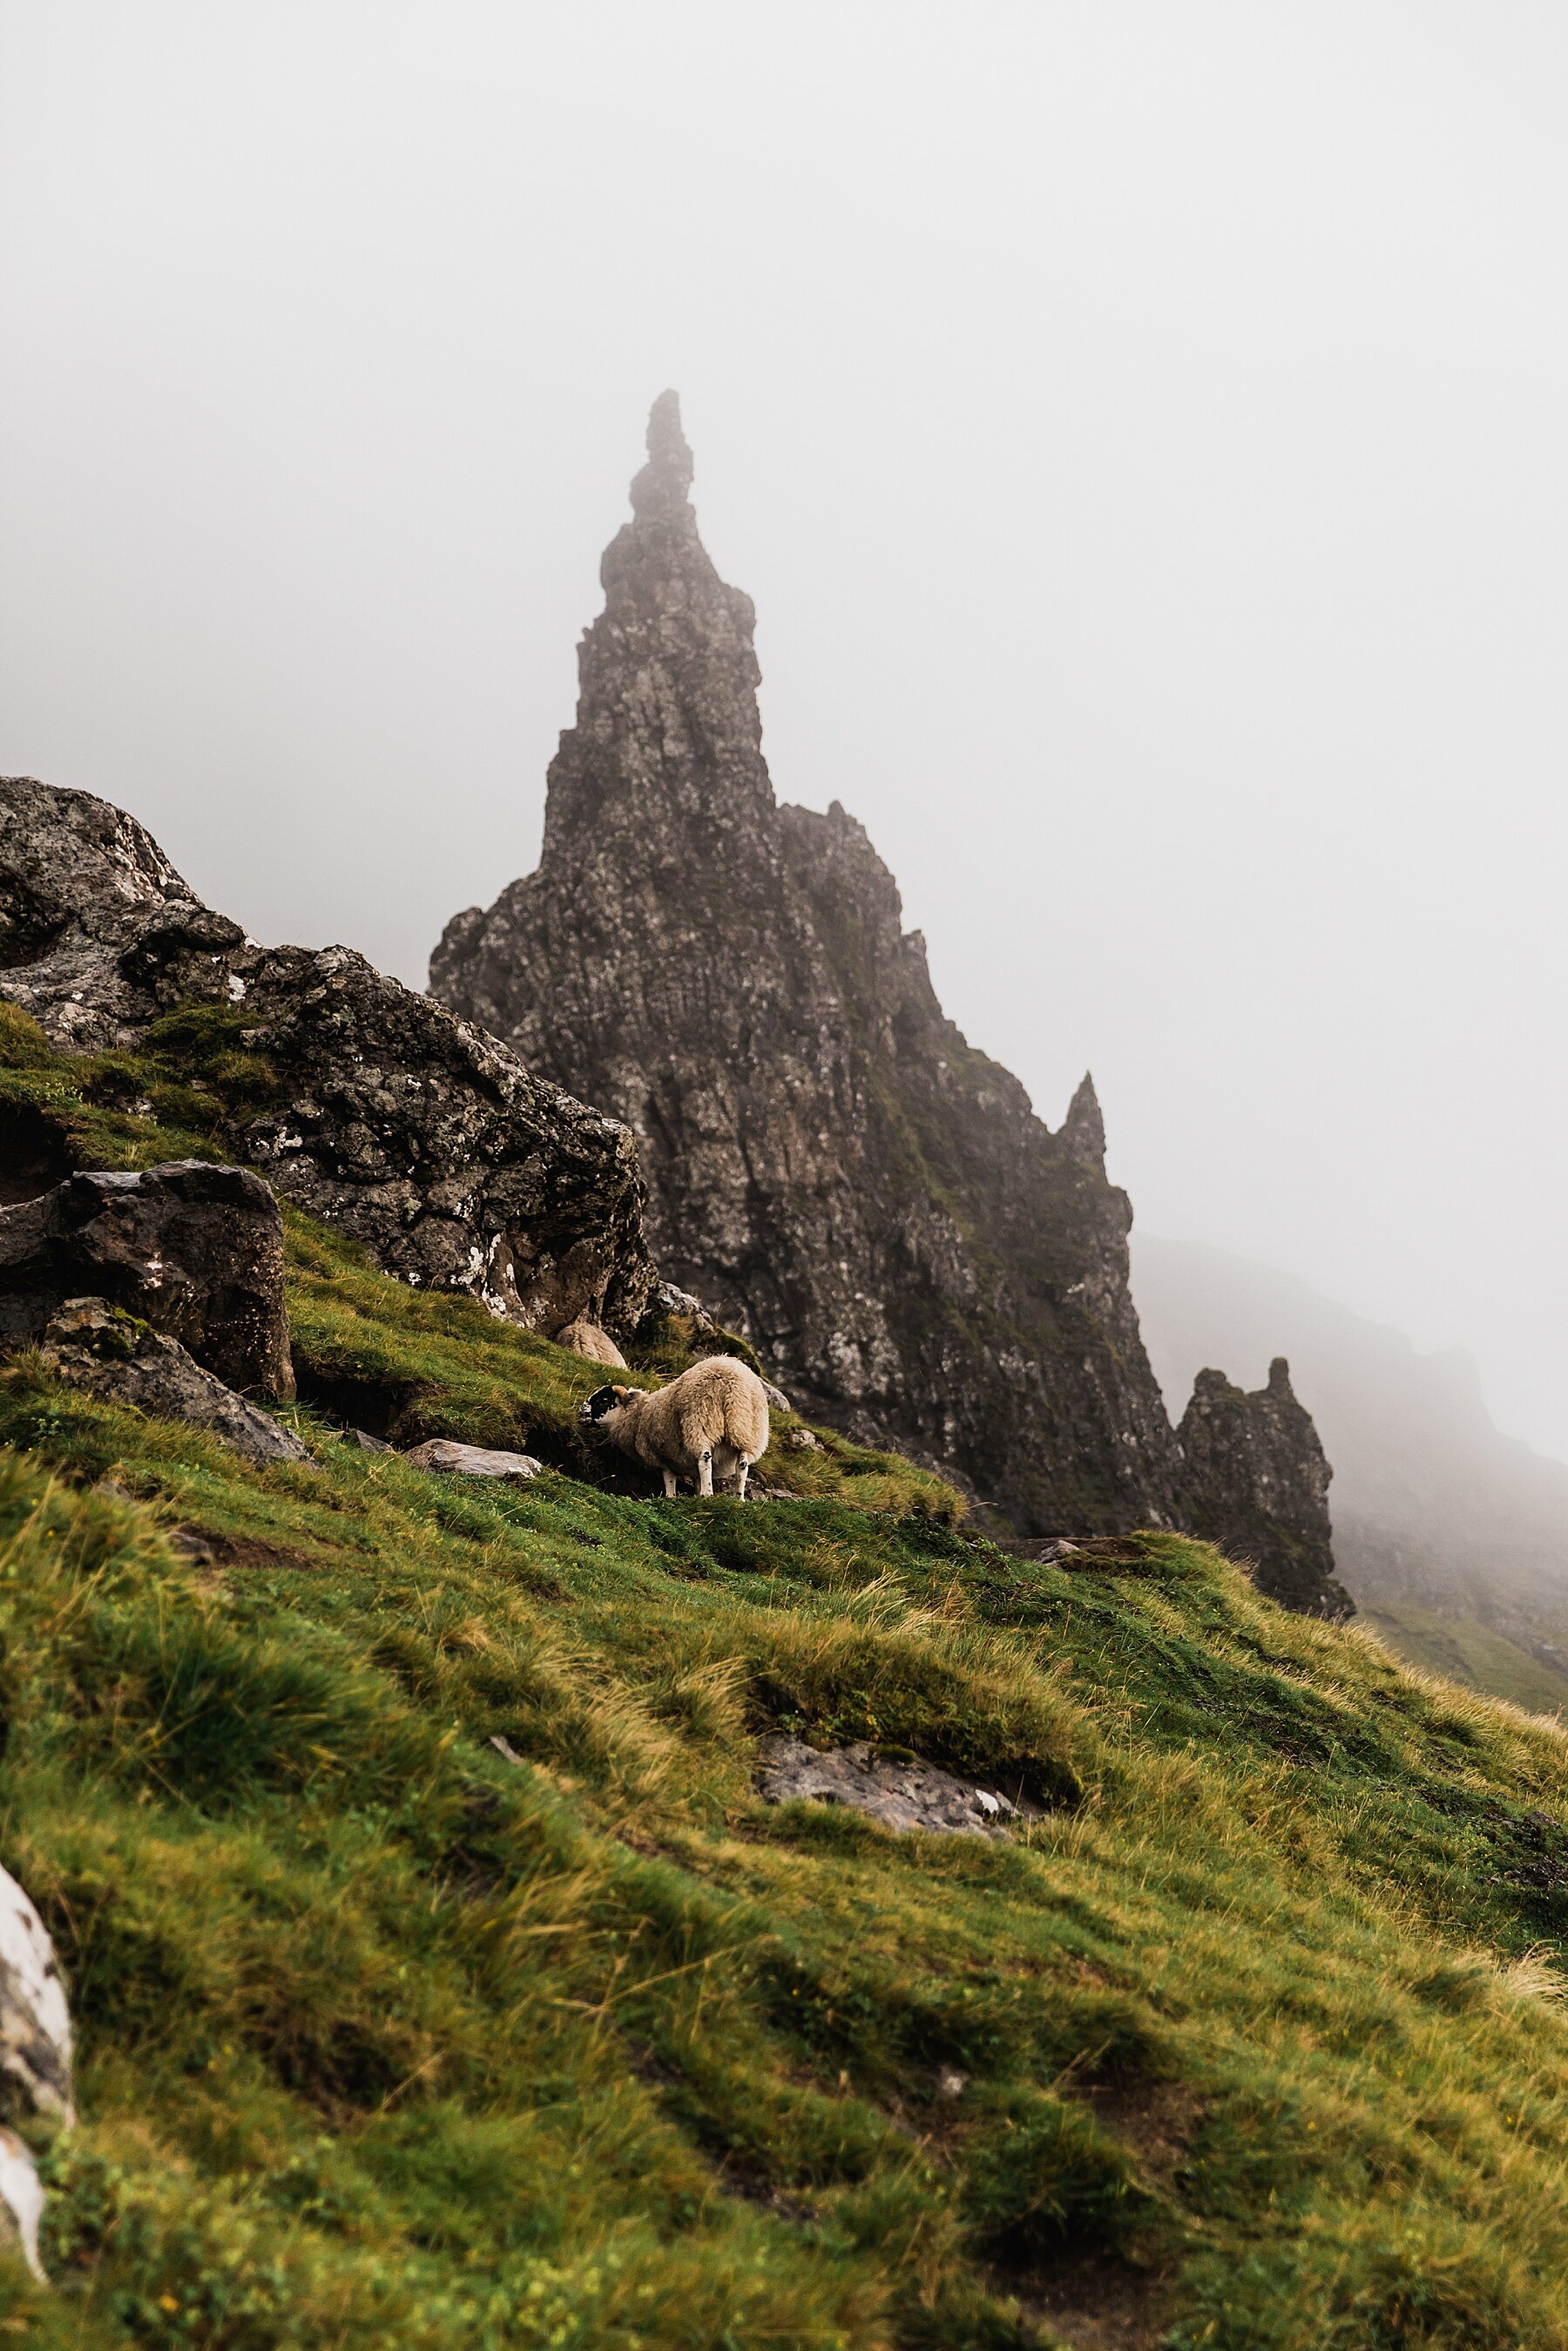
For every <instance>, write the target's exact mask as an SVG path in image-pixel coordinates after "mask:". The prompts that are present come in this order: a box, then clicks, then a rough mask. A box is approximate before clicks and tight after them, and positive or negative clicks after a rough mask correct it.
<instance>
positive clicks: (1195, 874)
mask: <svg viewBox="0 0 1568 2351" xmlns="http://www.w3.org/2000/svg"><path fill="white" fill-rule="evenodd" d="M0 23H3V26H4V53H3V55H0V175H3V176H0V262H3V273H4V277H3V284H0V317H4V319H5V340H6V362H5V368H4V370H3V371H0V451H3V483H0V530H3V534H4V542H5V550H6V552H5V564H4V567H3V570H0V765H3V766H4V767H5V768H6V769H7V770H10V771H21V772H31V773H34V774H37V775H38V776H41V777H43V778H46V779H47V780H48V781H50V782H53V783H57V784H70V785H78V786H82V787H85V788H86V789H89V790H92V791H96V792H101V793H103V794H105V795H106V796H107V797H109V798H110V799H114V800H117V801H120V802H121V803H123V804H124V805H125V806H126V807H128V808H130V809H131V810H134V812H135V813H136V814H137V815H138V816H140V817H141V819H142V820H144V821H145V822H146V823H147V824H149V825H150V826H151V827H152V831H154V832H155V833H156V834H157V835H158V837H159V839H160V840H161V841H162V843H163V846H164V847H165V849H166V850H167V851H168V852H169V853H170V855H171V856H172V858H173V860H174V861H175V862H176V863H177V864H178V865H179V866H180V867H181V868H182V869H183V871H184V872H185V873H186V874H187V875H188V877H189V878H190V880H191V881H192V882H193V883H194V884H195V885H196V886H197V887H198V889H199V890H200V891H201V892H202V893H204V895H205V896H206V897H208V898H209V899H210V900H211V901H213V902H214V904H218V905H220V906H222V907H223V908H225V910H226V911H228V912H230V913H232V914H235V915H237V916H239V917H240V918H241V919H242V920H243V921H245V922H246V924H247V925H249V927H250V928H251V929H252V931H253V932H255V933H256V935H258V936H261V937H264V938H267V939H283V938H288V939H297V940H301V941H304V942H307V943H310V944H319V943H322V942H325V941H328V940H330V939H337V938H341V939H345V940H348V941H349V942H350V943H351V944H352V945H354V946H359V947H361V948H363V949H364V950H365V951H366V952H367V953H368V954H369V955H371V956H373V957H374V958H375V959H376V960H378V961H379V962H381V963H382V964H384V965H386V966H388V967H391V968H392V969H394V970H396V971H398V972H400V973H401V974H402V976H403V977H405V978H407V979H409V980H411V981H413V982H414V983H415V984H417V985H423V977H424V963H425V957H426V956H427V955H428V952H429V949H430V947H431V946H432V945H433V943H434V939H435V937H436V935H438V933H439V931H440V929H441V926H442V925H443V923H444V921H445V919H446V917H447V916H448V915H449V914H452V913H453V912H455V910H456V909H457V908H459V907H461V906H465V905H469V904H473V903H475V902H476V901H481V900H483V901H488V899H490V898H491V897H492V896H493V895H494V894H495V893H496V891H497V889H498V888H499V887H500V886H501V884H502V883H505V882H507V881H508V880H509V879H511V877H512V876H513V875H514V874H516V873H518V872H523V871H525V870H527V868H528V867H529V866H530V865H531V864H532V863H533V862H534V860H535V857H536V855H537V852H538V837H539V826H540V817H541V811H542V805H543V792H544V774H545V768H546V765H547V763H548V760H549V756H550V753H551V751H552V749H553V747H554V742H555V737H556V735H557V733H558V731H559V728H560V727H562V726H565V725H567V724H569V723H570V717H571V713H572V706H573V700H574V695H575V666H574V648H575V643H576V639H577V636H578V634H579V632H580V630H581V628H582V627H583V626H584V625H585V624H586V622H588V621H589V620H590V619H591V616H592V615H593V613H594V611H596V610H597V609H598V605H599V601H600V595H599V589H598V580H597V566H598V559H599V555H600V551H601V548H602V546H603V544H604V542H605V541H606V540H607V539H608V538H610V537H611V535H612V532H613V531H614V530H615V528H617V526H618V524H619V523H620V521H621V520H622V517H623V515H624V513H625V489H626V484H627V481H628V479H629V478H630V475H631V474H632V471H633V470H634V468H635V466H636V465H637V464H638V463H639V462H640V457H641V441H642V434H643V423H644V420H645V416H646V412H647V408H648V404H649V402H650V401H651V400H652V398H653V394H654V393H655V392H658V391H659V390H660V389H661V388H662V387H663V386H664V385H665V384H666V383H669V384H674V385H675V386H676V387H677V388H678V389H679V391H680V392H681V394H682V398H683V402H684V408H685V421H686V428H687V433H688V436H689V437H690V439H691V441H692V443H693V444H694V447H695V453H696V462H697V480H696V487H695V497H696V503H697V507H698V511H699V515H700V517H701V521H702V527H703V530H704V535H705V537H706V541H707V544H708V546H709V548H710V549H711V550H712V552H713V554H714V556H715V558H716V560H717V562H718V564H719V566H720V568H721V569H722V570H723V571H724V572H725V574H726V576H727V578H729V579H731V580H736V581H737V582H738V583H739V584H740V585H741V586H743V587H745V588H747V590H750V591H751V593H752V594H753V595H754V596H755V598H756V600H757V603H758V616H759V617H758V650H759V653H760V656H761V661H762V666H763V670H764V673H765V684H764V687H763V716H764V722H765V726H766V746H767V749H768V757H769V759H770V761H771V764H772V768H773V775H774V780H775V783H776V785H777V787H778V789H779V795H780V797H781V798H784V799H799V800H803V801H805V802H806V803H807V804H809V805H810V806H812V807H822V806H825V805H826V803H827V802H828V801H829V800H830V799H834V798H839V799H842V800H843V801H844V803H845V804H846V806H847V807H849V808H850V809H851V810H853V811H854V813H855V814H857V815H858V816H860V817H861V818H862V820H864V821H865V823H866V824H867V826H868V827H869V829H870V831H871V833H872V837H873V840H874V841H875V842H876V843H877V845H878V847H879V848H880V850H881V851H882V852H883V855H884V856H885V857H886V859H887V861H888V862H889V863H890V865H891V866H892V867H893V869H894V872H896V874H897V875H898V877H899V879H900V881H901V883H902V884H903V887H904V903H905V907H906V910H907V918H908V920H909V921H910V922H911V923H914V924H918V925H921V926H922V927H923V928H924V929H925V934H926V936H927V939H928V942H929V945H930V950H931V962H932V969H933V973H934V976H935V978H936V985H937V987H938V990H939V992H940V993H941V995H942V997H943V999H944V1001H945V1003H946V1007H947V1008H948V1009H949V1011H951V1012H952V1013H953V1015H954V1016H955V1017H956V1019H958V1020H959V1021H960V1023H961V1024H962V1025H963V1027H964V1028H965V1029H967V1032H968V1034H969V1035H970V1037H971V1039H972V1040H974V1041H975V1042H976V1043H977V1044H979V1045H982V1046H984V1047H985V1048H986V1049H987V1050H989V1051H991V1052H992V1053H994V1054H996V1055H997V1056H998V1058H999V1059H1001V1060H1002V1061H1006V1062H1008V1063H1009V1065H1010V1066H1011V1067H1012V1068H1013V1069H1015V1070H1016V1071H1018V1073H1019V1076H1020V1077H1021V1078H1022V1079H1023V1080H1024V1081H1025V1083H1026V1084H1027V1085H1028V1086H1029V1088H1030V1092H1031V1093H1032V1094H1033V1097H1034V1100H1035V1102H1036V1106H1037V1107H1038V1109H1039V1110H1040V1113H1041V1114H1042V1115H1043V1116H1044V1117H1045V1118H1046V1119H1047V1120H1048V1121H1049V1122H1050V1123H1052V1124H1055V1123H1058V1122H1059V1121H1060V1119H1061V1113H1062V1112H1063V1110H1064V1108H1065V1106H1066V1102H1067V1099H1068V1096H1069V1093H1070V1092H1071V1088H1072V1086H1073V1084H1074V1082H1075V1081H1076V1080H1077V1078H1078V1076H1079V1075H1080V1073H1081V1071H1082V1069H1083V1068H1084V1066H1085V1065H1086V1064H1088V1065H1091V1066H1092V1068H1093V1071H1094V1073H1095V1077H1096V1080H1097V1081H1098V1083H1099V1086H1100V1090H1101V1095H1102V1099H1103V1103H1104V1106H1105V1111H1106V1116H1107V1120H1108V1123H1109V1127H1110V1133H1111V1148H1112V1168H1113V1174H1115V1175H1116V1176H1117V1177H1118V1178H1119V1179H1120V1180H1121V1181H1122V1182H1124V1183H1125V1184H1126V1185H1127V1186H1128V1187H1129V1188H1130V1190H1131V1192H1132V1194H1133V1197H1134V1204H1135V1207H1136V1209H1137V1213H1138V1216H1139V1217H1140V1219H1141V1221H1142V1222H1143V1223H1144V1224H1145V1225H1146V1226H1148V1227H1150V1228H1153V1229H1155V1230H1156V1231H1161V1232H1165V1233H1169V1234H1173V1235H1176V1236H1179V1237H1186V1238H1198V1239H1204V1240H1207V1241H1211V1242H1216V1243H1218V1244H1220V1245H1221V1246H1223V1247H1226V1248H1228V1249H1234V1250H1239V1251H1241V1252H1243V1253H1247V1254H1250V1255H1254V1256H1257V1257H1260V1258H1263V1259H1269V1260H1270V1261H1272V1262H1273V1263H1275V1264H1277V1265H1280V1266H1281V1267H1285V1268H1287V1269H1289V1270H1292V1271H1295V1272H1297V1273H1301V1274H1303V1275H1305V1276H1306V1277H1308V1278H1309V1279H1310V1280H1313V1281H1315V1282H1316V1283H1317V1284H1318V1285H1319V1286H1320V1287H1321V1288H1322V1289H1324V1290H1328V1291H1329V1292H1330V1293H1331V1294H1332V1295H1334V1296H1337V1297H1339V1298H1342V1299H1343V1300H1345V1301H1348V1302H1349V1303H1350V1304H1352V1305H1354V1306H1355V1307H1356V1308H1358V1309H1360V1310H1361V1311H1364V1312H1368V1313H1371V1314H1374V1315H1375V1316H1378V1317H1381V1318H1384V1319H1387V1320H1391V1321H1393V1322H1397V1323H1400V1324H1401V1325H1403V1326H1404V1327H1405V1328H1406V1329H1407V1330H1409V1331H1411V1332H1413V1333H1414V1334H1415V1335H1416V1338H1417V1339H1418V1340H1419V1341H1420V1342H1421V1343H1424V1344H1432V1345H1437V1344H1443V1345H1448V1344H1455V1343H1458V1344H1463V1345H1467V1346H1469V1347H1472V1348H1473V1349H1474V1350H1475V1352H1476V1353H1477V1355H1478V1357H1479V1362H1480V1364H1481V1368H1482V1374H1483V1378H1484V1382H1485V1386H1486V1390H1487V1393H1488V1395H1489V1396H1490V1400H1491V1402H1492V1404H1493V1406H1494V1408H1495V1410H1496V1412H1497V1413H1498V1416H1499V1417H1500V1419H1501V1421H1502V1422H1503V1423H1504V1425H1505V1426H1508V1427H1509V1428H1511V1429H1512V1430H1514V1431H1515V1432H1517V1433H1518V1434H1520V1435H1522V1436H1526V1437H1531V1439H1533V1440H1534V1441H1536V1442H1537V1443H1539V1444H1541V1445H1542V1446H1544V1447H1550V1448H1552V1449H1553V1450H1556V1451H1559V1452H1563V1453H1565V1454H1568V1249H1565V1247H1564V1241H1563V1215H1564V1202H1565V1199H1568V1101H1565V1095H1564V1085H1563V1019H1562V1012H1563V1002H1564V998H1565V995H1568V987H1565V980H1568V971H1565V965H1568V925H1565V923H1564V919H1563V870H1564V857H1563V851H1564V831H1565V829H1568V817H1565V814H1564V793H1563V782H1564V770H1565V768H1568V700H1565V690H1564V689H1565V664H1564V650H1565V644H1568V637H1565V627H1564V623H1565V621H1568V609H1565V608H1568V380H1565V379H1568V321H1565V314H1564V296H1565V288H1568V11H1565V10H1564V9H1563V6H1562V5H1561V0H1546V4H1545V5H1520V0H1476V5H1443V0H1413V5H1380V0H1349V5H1333V0H1304V5H1270V0H1240V5H1234V6H1231V5H1209V0H1151V5H1123V0H1074V5H1057V0H1027V5H1009V0H986V5H978V6H977V5H958V0H950V4H948V5H936V0H925V5H920V0H892V4H891V5H873V0H832V5H808V4H807V0H721V5H713V6H707V5H686V0H630V4H629V5H612V0H559V5H551V6H549V7H544V6H537V5H528V0H504V5H484V0H422V5H398V0H367V4H366V5H352V0H306V5H289V0H265V5H257V0H191V5H173V0H135V5H130V6H127V5H124V0H101V5H84V4H83V0H25V4H24V5H4V6H0Z"/></svg>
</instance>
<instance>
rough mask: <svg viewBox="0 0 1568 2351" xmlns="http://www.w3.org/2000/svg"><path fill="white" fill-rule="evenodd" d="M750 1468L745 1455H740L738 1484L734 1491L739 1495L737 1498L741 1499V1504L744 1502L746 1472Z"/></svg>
mask: <svg viewBox="0 0 1568 2351" xmlns="http://www.w3.org/2000/svg"><path fill="white" fill-rule="evenodd" d="M750 1467H751V1464H750V1462H749V1461H748V1460H747V1458H746V1456H745V1454H744V1453H743V1454H742V1455H741V1457H740V1471H739V1482H738V1484H737V1487H736V1489H735V1490H736V1492H737V1494H738V1495H739V1497H740V1499H741V1500H742V1501H743V1502H744V1501H745V1499H746V1473H747V1470H748V1469H749V1468H750Z"/></svg>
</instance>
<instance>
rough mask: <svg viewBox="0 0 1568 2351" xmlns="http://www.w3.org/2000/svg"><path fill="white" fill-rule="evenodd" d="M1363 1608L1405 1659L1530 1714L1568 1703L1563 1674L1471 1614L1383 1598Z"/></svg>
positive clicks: (1556, 1709) (1557, 1709)
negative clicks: (1441, 1612)
mask: <svg viewBox="0 0 1568 2351" xmlns="http://www.w3.org/2000/svg"><path fill="white" fill-rule="evenodd" d="M1364 1613H1365V1614H1366V1618H1367V1621H1368V1623H1369V1624H1371V1625H1375V1627H1376V1629H1377V1631H1378V1632H1379V1633H1381V1634H1382V1635H1383V1637H1384V1639H1385V1641H1386V1642H1387V1643H1388V1646H1389V1647H1390V1648H1391V1649H1393V1650H1395V1651H1396V1653H1397V1654H1398V1655H1399V1656H1402V1657H1404V1658H1405V1659H1406V1662H1407V1663H1408V1664H1410V1665H1413V1666H1419V1667H1423V1668H1424V1669H1425V1670H1426V1671H1427V1672H1428V1673H1434V1674H1441V1675H1443V1676H1444V1677H1445V1678H1446V1679H1448V1680H1449V1681H1455V1682H1464V1683H1466V1684H1467V1685H1468V1686H1469V1687H1470V1688H1471V1689H1478V1690H1485V1691H1486V1692H1487V1694H1488V1695H1489V1697H1491V1698H1508V1699H1510V1700H1511V1702H1512V1704H1513V1705H1515V1706H1522V1707H1524V1708H1526V1709H1527V1710H1528V1711H1529V1712H1531V1713H1532V1714H1561V1713H1562V1712H1563V1709H1564V1708H1568V1675H1563V1674H1559V1673H1555V1672H1553V1670H1552V1667H1550V1666H1548V1665H1543V1664H1542V1661H1541V1659H1540V1658H1539V1657H1534V1656H1531V1653H1530V1651H1529V1650H1528V1649H1521V1647H1520V1646H1519V1644H1518V1642H1517V1641H1511V1640H1510V1639H1509V1638H1508V1636H1507V1635H1506V1634H1503V1633H1499V1632H1497V1631H1495V1630H1494V1629H1493V1627H1492V1626H1491V1625H1482V1624H1480V1623H1479V1622H1478V1621H1477V1619H1476V1618H1475V1617H1473V1616H1439V1615H1437V1614H1435V1613H1434V1611H1433V1610H1431V1609H1429V1608H1416V1607H1412V1606H1410V1605H1408V1604H1406V1603H1405V1602H1403V1601H1401V1602H1398V1603H1394V1602H1391V1601H1385V1602H1383V1603H1382V1604H1380V1605H1378V1606H1377V1607H1375V1608H1370V1609H1368V1610H1366V1611H1365V1612H1364Z"/></svg>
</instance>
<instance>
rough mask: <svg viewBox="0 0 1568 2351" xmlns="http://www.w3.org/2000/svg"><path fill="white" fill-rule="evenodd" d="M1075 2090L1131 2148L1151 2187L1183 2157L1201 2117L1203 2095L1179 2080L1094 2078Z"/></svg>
mask: <svg viewBox="0 0 1568 2351" xmlns="http://www.w3.org/2000/svg"><path fill="white" fill-rule="evenodd" d="M1074 2095H1076V2096H1077V2097H1078V2098H1079V2100H1080V2102H1081V2103H1082V2105H1086V2106H1090V2107H1092V2109H1093V2112H1094V2114H1095V2116H1097V2118H1098V2119H1099V2120H1100V2121H1101V2122H1103V2124H1104V2126H1105V2128H1106V2129H1107V2130H1108V2131H1110V2132H1112V2133H1113V2135H1114V2137H1117V2138H1119V2139H1120V2140H1121V2141H1122V2143H1123V2145H1124V2147H1131V2148H1132V2150H1133V2152H1134V2155H1135V2156H1136V2157H1137V2158H1138V2166H1139V2168H1140V2169H1141V2171H1142V2172H1143V2174H1144V2177H1145V2179H1147V2180H1148V2181H1149V2183H1150V2185H1151V2186H1152V2187H1156V2188H1163V2187H1164V2186H1165V2185H1166V2182H1167V2181H1168V2180H1169V2179H1171V2177H1172V2176H1173V2174H1174V2173H1175V2172H1176V2169H1177V2168H1178V2166H1179V2165H1180V2164H1181V2163H1182V2161H1183V2159H1184V2158H1185V2157H1186V2151H1187V2149H1188V2147H1191V2145H1192V2142H1193V2140H1194V2138H1195V2137H1197V2126H1198V2125H1199V2123H1201V2121H1202V2120H1203V2101H1202V2100H1201V2098H1199V2097H1198V2096H1197V2093H1196V2092H1195V2091H1193V2090H1190V2089H1189V2088H1188V2087H1187V2086H1186V2084H1185V2083H1182V2082H1150V2081H1147V2080H1144V2081H1115V2080H1112V2081H1105V2082H1093V2083H1087V2084H1085V2085H1083V2086H1082V2088H1081V2089H1078V2090H1076V2091H1075V2093H1074Z"/></svg>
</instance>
